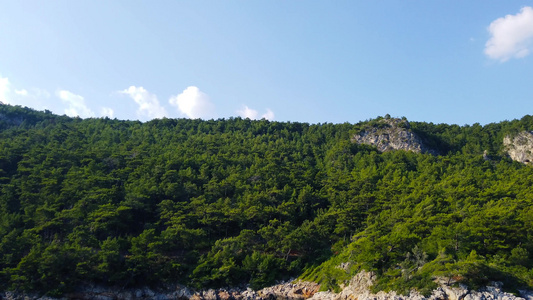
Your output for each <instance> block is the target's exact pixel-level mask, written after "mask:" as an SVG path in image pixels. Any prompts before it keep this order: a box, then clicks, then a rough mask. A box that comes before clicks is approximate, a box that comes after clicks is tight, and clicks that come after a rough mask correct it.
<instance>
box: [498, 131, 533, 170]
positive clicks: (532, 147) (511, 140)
mask: <svg viewBox="0 0 533 300" xmlns="http://www.w3.org/2000/svg"><path fill="white" fill-rule="evenodd" d="M503 145H504V147H505V150H506V151H507V154H508V155H509V156H510V157H511V159H512V160H515V161H519V162H521V163H524V164H531V163H532V162H533V131H522V132H520V133H519V134H517V135H516V136H514V137H511V136H509V135H508V136H506V137H504V138H503Z"/></svg>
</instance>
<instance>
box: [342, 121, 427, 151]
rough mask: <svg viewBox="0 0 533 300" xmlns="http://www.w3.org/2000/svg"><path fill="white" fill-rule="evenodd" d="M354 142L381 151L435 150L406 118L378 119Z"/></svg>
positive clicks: (355, 137)
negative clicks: (413, 129)
mask: <svg viewBox="0 0 533 300" xmlns="http://www.w3.org/2000/svg"><path fill="white" fill-rule="evenodd" d="M352 142H355V143H358V144H366V145H371V146H375V147H377V148H378V150H379V151H381V152H385V151H391V150H406V151H413V152H416V153H421V152H428V153H432V154H435V151H433V150H430V149H428V148H427V147H426V146H425V145H424V144H423V143H422V140H421V139H420V137H419V136H417V135H416V134H415V133H414V132H412V131H411V125H410V124H409V122H408V121H407V120H405V119H397V118H385V119H381V120H379V121H377V125H374V126H368V127H367V128H365V129H364V130H363V131H362V132H360V133H359V134H356V135H354V136H353V137H352Z"/></svg>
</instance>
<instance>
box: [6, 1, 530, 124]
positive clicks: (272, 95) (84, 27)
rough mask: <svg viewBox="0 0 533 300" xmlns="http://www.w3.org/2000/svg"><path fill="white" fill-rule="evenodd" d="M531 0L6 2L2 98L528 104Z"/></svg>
mask: <svg viewBox="0 0 533 300" xmlns="http://www.w3.org/2000/svg"><path fill="white" fill-rule="evenodd" d="M532 7H533V0H522V1H514V0H506V1H492V0H483V1H482V0H469V1H459V0H446V1H444V0H434V1H427V0H424V1H423V0H419V1H410V0H401V1H400V0H396V1H390V0H383V1H301V0H294V1H255V0H254V1H244V0H243V1H203V0H195V1H174V0H173V1H163V0H161V1H138V0H124V1H118V0H117V1H88V0H78V1H71V0H68V1H66V0H53V1H31V0H25V1H7V0H5V1H1V0H0V101H2V102H4V103H10V104H14V105H22V106H28V107H32V108H35V109H38V110H44V109H49V110H51V111H52V112H54V113H57V114H67V115H71V116H76V115H79V116H80V117H101V116H110V117H112V118H118V119H130V120H134V119H138V120H142V121H147V120H150V119H153V118H161V117H168V118H203V119H210V118H215V119H216V118H228V117H232V116H233V117H235V116H243V117H250V118H256V119H260V118H267V119H271V120H277V121H298V122H309V123H324V122H329V123H342V122H350V123H356V122H358V121H361V120H366V119H370V118H375V117H377V116H383V115H385V114H387V113H388V114H390V115H392V116H398V117H401V116H405V117H407V118H408V119H409V120H412V121H427V122H433V123H450V124H452V123H453V124H459V125H463V124H473V123H476V122H479V123H481V124H487V123H491V122H499V121H502V120H511V119H515V118H521V117H522V116H523V115H525V114H533V88H532V87H533V55H532V54H531V53H530V52H532V51H533V8H532Z"/></svg>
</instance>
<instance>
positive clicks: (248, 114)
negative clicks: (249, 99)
mask: <svg viewBox="0 0 533 300" xmlns="http://www.w3.org/2000/svg"><path fill="white" fill-rule="evenodd" d="M237 114H238V115H239V116H240V117H242V118H248V119H251V120H257V119H267V120H274V112H273V111H272V110H270V109H269V108H267V111H266V113H264V114H262V115H261V117H260V118H258V116H259V112H258V111H257V110H255V109H252V108H249V107H248V106H246V105H245V106H244V107H243V108H242V109H240V110H238V111H237Z"/></svg>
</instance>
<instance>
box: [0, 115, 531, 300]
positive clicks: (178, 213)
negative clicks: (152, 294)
mask: <svg viewBox="0 0 533 300" xmlns="http://www.w3.org/2000/svg"><path fill="white" fill-rule="evenodd" d="M381 119H382V118H381V117H378V118H377V119H372V120H368V121H365V122H360V123H358V124H349V123H345V124H328V123H326V124H307V123H296V122H294V123H293V122H271V121H267V120H257V121H253V120H249V119H241V118H229V119H220V120H208V121H204V120H190V119H156V120H153V121H150V122H145V123H142V122H139V121H121V120H116V119H115V120H112V119H109V118H99V119H94V118H93V119H80V118H70V117H66V116H58V115H54V114H52V113H50V112H49V111H45V112H39V111H35V110H32V109H29V108H22V107H16V106H9V105H0V290H14V291H27V292H39V293H42V294H47V295H52V296H57V295H61V294H63V293H65V292H69V291H72V290H75V289H76V288H77V287H79V286H83V285H87V284H99V285H108V286H119V287H128V286H130V287H132V286H140V285H150V286H155V287H160V286H164V285H165V284H168V283H176V282H178V283H181V284H184V285H187V286H192V287H197V288H207V287H227V286H239V285H246V284H249V285H250V286H251V287H253V288H260V287H263V286H267V285H270V284H273V283H274V282H276V281H277V280H286V279H289V278H294V277H300V278H303V279H305V280H311V281H315V282H319V283H321V285H322V289H325V290H327V289H330V290H336V289H338V287H339V285H340V284H342V283H344V282H345V281H346V280H348V279H349V278H350V277H351V276H353V275H354V274H356V273H358V272H359V271H361V270H367V271H373V272H375V273H376V274H377V278H378V281H377V282H376V284H375V285H374V289H376V290H397V291H400V292H402V291H408V290H409V289H412V288H416V289H419V290H420V291H422V292H424V291H427V290H428V289H431V288H433V287H435V282H434V280H435V279H436V278H441V279H442V278H444V279H447V280H450V281H454V282H462V283H465V284H468V285H470V286H472V287H477V286H482V285H484V284H486V283H488V282H489V281H492V280H498V281H503V282H504V284H505V287H507V288H508V289H511V290H512V289H516V288H521V287H532V286H533V260H532V259H533V256H532V253H533V205H532V204H533V188H532V187H533V167H532V166H529V165H526V164H522V163H519V162H515V161H513V160H511V159H510V158H509V157H507V155H506V152H505V149H504V147H503V143H502V141H503V139H504V137H505V136H507V135H511V136H512V135H516V134H518V133H519V132H522V131H524V130H526V131H531V130H533V117H532V116H525V117H523V118H522V119H521V120H513V121H503V122H500V123H492V124H487V125H485V126H481V125H479V124H474V125H464V126H458V125H447V124H433V123H425V122H410V130H411V131H412V132H414V133H416V134H417V135H418V136H419V137H420V138H421V139H422V141H423V142H424V143H425V144H426V145H427V146H428V147H431V148H432V149H434V150H435V151H434V152H433V153H415V152H411V151H402V150H398V151H387V152H379V151H378V150H377V149H376V148H375V147H373V146H370V145H362V144H357V143H354V142H353V141H352V137H353V136H354V135H355V134H357V133H359V132H360V131H361V130H362V129H363V128H368V127H369V126H379V124H380V123H379V121H380V120H381Z"/></svg>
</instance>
